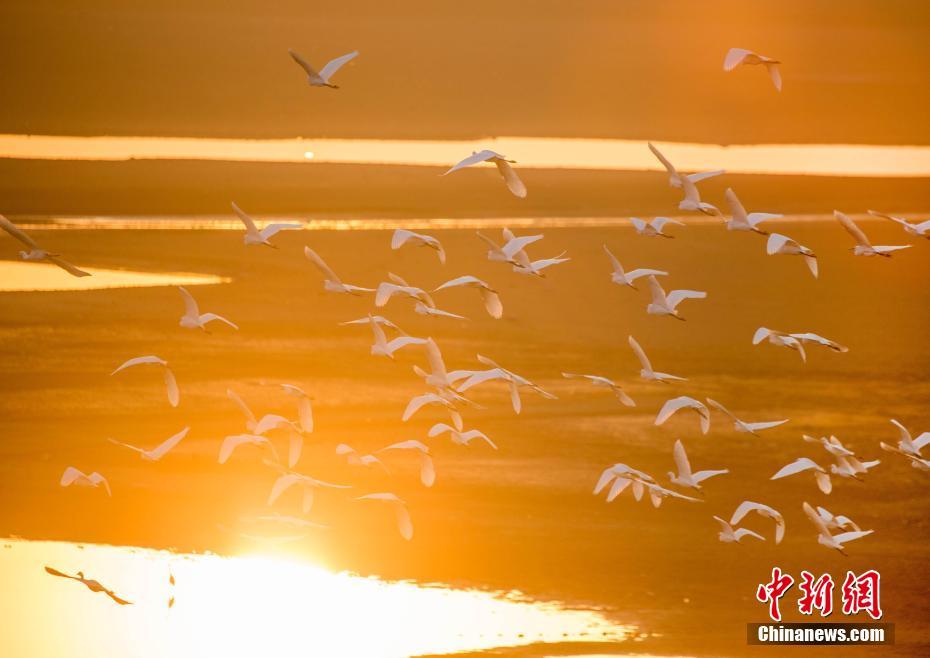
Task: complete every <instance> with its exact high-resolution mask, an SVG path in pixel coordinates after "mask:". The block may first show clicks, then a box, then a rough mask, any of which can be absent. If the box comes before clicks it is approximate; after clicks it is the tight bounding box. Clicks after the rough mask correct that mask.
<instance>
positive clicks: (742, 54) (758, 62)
mask: <svg viewBox="0 0 930 658" xmlns="http://www.w3.org/2000/svg"><path fill="white" fill-rule="evenodd" d="M779 64H781V62H780V61H778V60H777V59H772V58H771V57H766V56H765V55H760V54H758V53H754V52H752V51H751V50H746V49H745V48H730V50H729V51H728V52H727V56H726V57H725V58H724V60H723V70H724V71H732V70H733V69H735V68H736V67H737V66H764V67H765V70H766V72H767V73H768V74H769V78H771V79H772V84H773V85H775V89H777V90H778V91H781V72H780V71H779V69H778V65H779Z"/></svg>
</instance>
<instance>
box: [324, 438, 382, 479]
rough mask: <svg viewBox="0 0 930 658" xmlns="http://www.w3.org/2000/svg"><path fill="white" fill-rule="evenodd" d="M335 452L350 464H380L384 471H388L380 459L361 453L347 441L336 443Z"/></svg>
mask: <svg viewBox="0 0 930 658" xmlns="http://www.w3.org/2000/svg"><path fill="white" fill-rule="evenodd" d="M336 454H337V455H339V456H340V457H345V459H346V463H347V464H349V465H350V466H366V467H368V466H380V467H381V470H383V471H384V472H385V473H388V472H389V471H388V468H387V466H385V465H384V462H382V461H381V460H380V459H378V458H377V457H375V456H374V455H363V454H362V453H360V452H359V451H358V450H356V449H355V448H353V447H352V446H350V445H349V444H347V443H340V444H339V445H337V446H336Z"/></svg>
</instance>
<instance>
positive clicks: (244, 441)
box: [218, 434, 281, 464]
mask: <svg viewBox="0 0 930 658" xmlns="http://www.w3.org/2000/svg"><path fill="white" fill-rule="evenodd" d="M244 445H250V446H255V447H257V448H262V449H264V450H266V451H267V452H268V453H269V454H270V455H271V458H272V461H274V462H275V463H279V462H280V461H281V459H280V458H279V457H278V451H277V450H275V447H274V445H273V444H272V443H271V440H270V439H268V438H267V437H264V436H260V435H258V434H233V435H231V436H227V437H226V438H224V439H223V443H222V444H221V445H220V454H219V458H218V461H219V463H220V464H225V463H226V462H227V460H228V459H229V457H230V456H231V455H232V453H233V451H234V450H235V449H236V448H238V447H239V446H244Z"/></svg>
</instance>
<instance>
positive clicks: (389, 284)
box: [375, 272, 436, 308]
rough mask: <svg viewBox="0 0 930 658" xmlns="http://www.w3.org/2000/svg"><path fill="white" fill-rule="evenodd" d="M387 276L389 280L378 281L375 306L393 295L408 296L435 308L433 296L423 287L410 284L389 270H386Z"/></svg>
mask: <svg viewBox="0 0 930 658" xmlns="http://www.w3.org/2000/svg"><path fill="white" fill-rule="evenodd" d="M388 278H389V279H390V281H382V282H381V283H379V284H378V289H377V291H376V292H375V306H377V307H378V308H381V307H383V306H385V305H386V304H387V303H388V301H390V299H391V297H393V296H395V295H400V296H403V297H408V298H410V299H412V300H414V301H418V302H422V303H424V304H426V305H427V306H429V307H430V308H435V306H436V304H435V303H434V302H433V298H432V297H430V296H429V293H428V292H426V291H425V290H423V288H417V287H416V286H411V285H410V284H409V283H407V281H406V280H405V279H403V278H402V277H399V276H397V275H396V274H393V273H391V272H388Z"/></svg>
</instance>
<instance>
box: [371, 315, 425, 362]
mask: <svg viewBox="0 0 930 658" xmlns="http://www.w3.org/2000/svg"><path fill="white" fill-rule="evenodd" d="M371 331H372V333H373V334H374V341H375V342H374V344H372V346H371V353H372V355H373V356H386V357H388V358H389V359H393V358H394V352H396V351H397V350H399V349H401V348H402V347H407V346H409V345H424V344H425V343H426V339H425V338H416V337H414V336H398V337H397V338H394V339H392V340H391V341H390V342H389V341H388V339H387V336H386V335H385V334H384V329H382V328H381V325H379V324H378V323H377V322H372V323H371Z"/></svg>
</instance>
